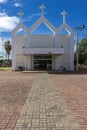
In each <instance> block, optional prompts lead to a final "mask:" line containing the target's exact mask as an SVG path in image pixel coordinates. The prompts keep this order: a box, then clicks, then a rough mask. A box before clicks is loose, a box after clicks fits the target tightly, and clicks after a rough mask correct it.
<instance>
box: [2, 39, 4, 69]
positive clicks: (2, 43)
mask: <svg viewBox="0 0 87 130" xmlns="http://www.w3.org/2000/svg"><path fill="white" fill-rule="evenodd" d="M3 41H4V38H2V67H3V70H4V56H3V47H4V45H3Z"/></svg>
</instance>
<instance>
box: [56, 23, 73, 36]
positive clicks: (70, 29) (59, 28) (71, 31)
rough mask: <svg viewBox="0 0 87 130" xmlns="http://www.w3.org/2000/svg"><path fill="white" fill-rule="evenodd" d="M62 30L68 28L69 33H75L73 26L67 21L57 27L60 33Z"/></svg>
mask: <svg viewBox="0 0 87 130" xmlns="http://www.w3.org/2000/svg"><path fill="white" fill-rule="evenodd" d="M62 30H66V32H68V34H69V35H73V34H74V32H73V30H72V28H71V27H70V26H69V25H68V24H67V23H63V24H62V25H60V26H59V27H58V28H57V32H56V33H58V34H59V33H60V32H61V31H62Z"/></svg>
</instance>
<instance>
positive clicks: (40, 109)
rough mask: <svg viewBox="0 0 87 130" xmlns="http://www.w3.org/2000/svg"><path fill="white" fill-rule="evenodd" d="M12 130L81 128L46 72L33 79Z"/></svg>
mask: <svg viewBox="0 0 87 130" xmlns="http://www.w3.org/2000/svg"><path fill="white" fill-rule="evenodd" d="M14 130H81V129H80V127H79V125H78V123H77V122H76V119H75V118H74V117H73V115H72V114H71V111H70V110H69V108H68V107H67V105H66V103H65V101H64V100H63V98H62V96H61V95H60V94H59V92H58V91H57V88H56V87H55V86H54V84H53V83H52V82H51V80H50V78H49V75H48V74H43V75H42V74H39V75H38V76H37V79H36V80H35V81H34V84H33V86H32V89H31V91H30V93H29V95H28V97H27V100H26V102H25V105H24V107H23V109H22V111H21V114H20V117H19V118H18V120H17V124H16V126H15V128H14Z"/></svg>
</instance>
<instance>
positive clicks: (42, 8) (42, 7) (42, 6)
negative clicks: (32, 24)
mask: <svg viewBox="0 0 87 130" xmlns="http://www.w3.org/2000/svg"><path fill="white" fill-rule="evenodd" d="M39 8H40V9H41V11H42V16H43V15H44V9H45V8H46V7H45V6H44V5H43V4H42V5H41V6H40V7H39Z"/></svg>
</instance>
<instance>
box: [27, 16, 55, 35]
mask: <svg viewBox="0 0 87 130" xmlns="http://www.w3.org/2000/svg"><path fill="white" fill-rule="evenodd" d="M41 23H44V24H45V25H46V26H47V27H48V28H49V29H50V30H51V31H52V32H53V33H54V34H55V33H56V28H55V27H54V26H53V25H52V24H51V23H50V22H49V21H48V20H47V19H46V18H45V17H44V16H41V17H40V18H39V19H38V20H37V21H36V23H35V24H33V26H31V27H30V28H29V33H32V32H33V31H34V30H35V29H36V28H37V27H38V26H39V25H40V24H41Z"/></svg>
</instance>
